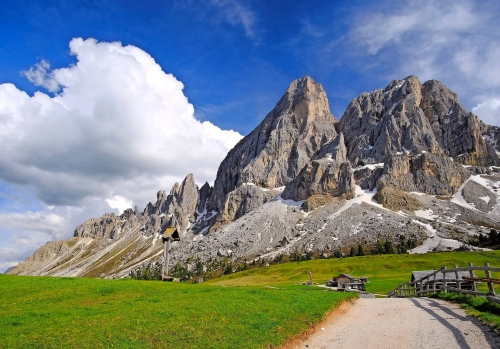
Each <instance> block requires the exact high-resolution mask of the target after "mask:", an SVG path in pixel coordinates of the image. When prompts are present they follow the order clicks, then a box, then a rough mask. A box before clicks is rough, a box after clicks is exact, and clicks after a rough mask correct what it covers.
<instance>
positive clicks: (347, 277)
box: [333, 274, 358, 287]
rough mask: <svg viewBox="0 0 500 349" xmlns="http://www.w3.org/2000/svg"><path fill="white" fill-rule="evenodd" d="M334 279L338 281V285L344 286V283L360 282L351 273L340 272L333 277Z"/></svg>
mask: <svg viewBox="0 0 500 349" xmlns="http://www.w3.org/2000/svg"><path fill="white" fill-rule="evenodd" d="M333 281H336V282H337V286H338V287H342V285H345V284H351V283H354V282H358V279H356V278H355V277H354V276H352V275H351V274H340V275H339V276H337V277H335V278H333Z"/></svg>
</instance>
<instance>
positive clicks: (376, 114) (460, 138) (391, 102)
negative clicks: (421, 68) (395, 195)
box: [339, 76, 498, 166]
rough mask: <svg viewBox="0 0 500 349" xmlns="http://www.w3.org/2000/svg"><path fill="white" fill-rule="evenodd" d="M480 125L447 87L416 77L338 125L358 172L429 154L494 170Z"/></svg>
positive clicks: (360, 103)
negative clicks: (408, 156) (360, 168)
mask: <svg viewBox="0 0 500 349" xmlns="http://www.w3.org/2000/svg"><path fill="white" fill-rule="evenodd" d="M482 129H483V128H482V127H481V123H480V121H479V119H478V118H477V117H476V116H475V115H473V114H472V113H469V112H467V110H466V109H465V108H464V107H463V106H462V105H461V104H460V103H459V101H458V97H457V95H456V94H455V93H454V92H452V91H451V90H449V89H448V88H447V87H446V86H445V85H444V84H442V83H441V82H439V81H436V80H430V81H427V82H425V83H424V84H421V83H420V81H419V80H418V78H417V77H415V76H409V77H406V78H405V79H403V80H394V81H392V82H391V83H390V84H389V85H388V86H387V87H386V88H385V89H383V90H375V91H373V92H371V93H366V92H365V93H362V94H361V95H360V96H359V97H357V98H355V99H353V100H352V102H351V103H350V104H349V106H348V107H347V110H346V111H345V113H344V115H343V116H342V119H341V120H340V123H339V130H340V131H341V132H343V133H344V136H345V142H346V144H347V156H348V158H349V160H350V161H351V162H352V163H353V164H354V166H357V165H358V164H361V165H364V164H370V163H381V162H386V160H387V159H388V157H390V156H394V155H401V154H421V153H424V152H428V153H434V154H442V155H443V156H451V157H454V158H456V159H457V161H459V162H461V163H463V164H469V165H481V166H484V165H494V164H497V163H498V157H497V156H496V154H494V153H495V152H494V151H493V149H492V148H491V147H489V145H488V144H486V142H485V141H484V140H483V138H482V135H481V133H482Z"/></svg>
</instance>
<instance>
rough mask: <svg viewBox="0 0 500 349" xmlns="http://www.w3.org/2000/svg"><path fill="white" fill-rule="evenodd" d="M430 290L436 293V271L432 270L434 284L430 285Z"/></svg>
mask: <svg viewBox="0 0 500 349" xmlns="http://www.w3.org/2000/svg"><path fill="white" fill-rule="evenodd" d="M432 289H433V290H434V292H436V269H434V283H433V284H432Z"/></svg>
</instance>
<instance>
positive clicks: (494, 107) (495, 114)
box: [472, 99, 500, 125]
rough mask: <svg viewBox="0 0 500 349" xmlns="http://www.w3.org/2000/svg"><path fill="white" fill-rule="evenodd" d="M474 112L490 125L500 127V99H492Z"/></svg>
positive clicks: (475, 108) (481, 104) (480, 105)
mask: <svg viewBox="0 0 500 349" xmlns="http://www.w3.org/2000/svg"><path fill="white" fill-rule="evenodd" d="M472 112H473V113H474V114H476V115H477V116H479V117H480V118H481V120H483V121H484V122H485V123H486V124H488V125H500V99H490V100H488V101H486V102H484V103H480V104H478V105H477V106H475V107H474V108H472Z"/></svg>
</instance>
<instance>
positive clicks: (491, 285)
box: [484, 262, 496, 297]
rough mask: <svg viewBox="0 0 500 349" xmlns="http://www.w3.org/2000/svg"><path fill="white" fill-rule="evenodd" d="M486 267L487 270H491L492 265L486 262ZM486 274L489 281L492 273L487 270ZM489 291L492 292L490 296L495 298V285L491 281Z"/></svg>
mask: <svg viewBox="0 0 500 349" xmlns="http://www.w3.org/2000/svg"><path fill="white" fill-rule="evenodd" d="M484 266H485V267H486V268H489V267H490V263H488V262H486V263H484ZM485 273H486V277H487V278H488V279H491V273H490V271H489V270H486V271H485ZM488 291H490V296H493V297H494V296H496V294H495V288H494V287H493V283H492V282H491V280H490V281H489V282H488Z"/></svg>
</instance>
